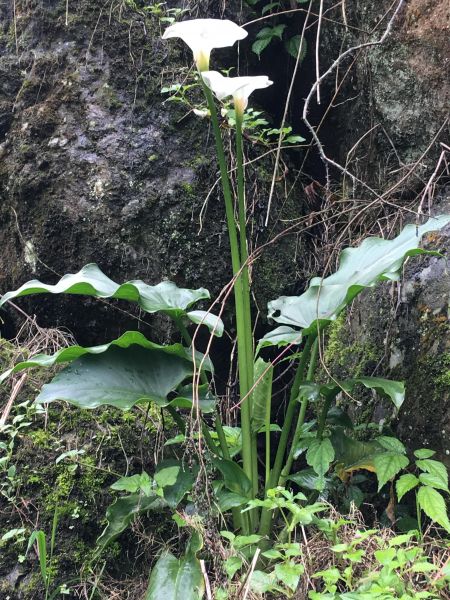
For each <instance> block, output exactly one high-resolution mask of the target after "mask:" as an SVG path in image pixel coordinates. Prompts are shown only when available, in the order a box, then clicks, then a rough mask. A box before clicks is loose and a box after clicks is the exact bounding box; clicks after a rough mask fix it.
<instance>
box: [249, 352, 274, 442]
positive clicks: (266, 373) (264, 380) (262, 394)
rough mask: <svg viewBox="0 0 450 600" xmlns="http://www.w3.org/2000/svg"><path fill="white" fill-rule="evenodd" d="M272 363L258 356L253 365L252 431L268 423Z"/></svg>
mask: <svg viewBox="0 0 450 600" xmlns="http://www.w3.org/2000/svg"><path fill="white" fill-rule="evenodd" d="M272 378H273V365H272V364H271V363H270V362H266V361H264V360H263V359H262V358H258V359H257V360H256V362H255V367H254V385H255V388H254V389H253V394H252V431H254V432H256V431H259V430H260V429H261V427H263V426H264V425H265V423H266V422H267V423H269V424H270V408H271V402H272Z"/></svg>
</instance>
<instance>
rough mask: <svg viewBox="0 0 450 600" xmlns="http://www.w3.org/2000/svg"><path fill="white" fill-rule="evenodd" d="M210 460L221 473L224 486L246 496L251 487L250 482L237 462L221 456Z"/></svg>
mask: <svg viewBox="0 0 450 600" xmlns="http://www.w3.org/2000/svg"><path fill="white" fill-rule="evenodd" d="M212 462H213V465H214V466H215V467H216V469H218V470H219V471H220V472H221V473H222V475H223V482H224V485H225V487H226V488H228V489H229V490H230V491H231V492H234V493H235V494H239V495H241V496H248V494H249V493H250V490H251V489H252V484H251V481H250V479H249V478H248V477H247V475H246V474H245V473H244V471H243V470H242V468H241V467H240V466H239V465H238V464H237V463H235V462H233V461H232V460H225V459H223V458H220V459H219V458H215V459H213V461H212Z"/></svg>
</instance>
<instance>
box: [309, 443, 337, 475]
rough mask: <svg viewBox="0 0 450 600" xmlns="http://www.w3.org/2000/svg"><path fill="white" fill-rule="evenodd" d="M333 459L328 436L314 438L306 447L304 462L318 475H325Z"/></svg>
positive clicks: (332, 449)
mask: <svg viewBox="0 0 450 600" xmlns="http://www.w3.org/2000/svg"><path fill="white" fill-rule="evenodd" d="M333 459H334V448H333V446H332V445H331V441H330V440H329V439H328V438H324V439H322V440H319V439H317V438H315V439H314V440H313V441H312V442H311V443H310V444H309V447H308V451H307V453H306V462H307V463H308V465H309V466H310V467H312V468H313V469H314V471H315V472H316V473H317V474H318V475H321V476H323V475H325V473H326V472H327V471H328V468H329V466H330V464H331V462H332V461H333Z"/></svg>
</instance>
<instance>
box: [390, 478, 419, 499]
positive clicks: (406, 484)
mask: <svg viewBox="0 0 450 600" xmlns="http://www.w3.org/2000/svg"><path fill="white" fill-rule="evenodd" d="M418 485H419V480H418V479H417V477H416V476H415V475H413V474H412V473H406V474H405V475H402V476H401V477H399V478H398V480H397V482H396V484H395V489H396V492H397V499H398V501H399V502H400V500H401V499H402V498H403V496H404V495H405V494H407V493H408V492H409V491H411V490H413V489H414V488H415V487H417V486H418Z"/></svg>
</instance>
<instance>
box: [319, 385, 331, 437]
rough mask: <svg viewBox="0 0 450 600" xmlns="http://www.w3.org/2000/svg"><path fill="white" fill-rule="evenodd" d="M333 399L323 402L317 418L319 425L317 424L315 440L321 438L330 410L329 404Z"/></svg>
mask: <svg viewBox="0 0 450 600" xmlns="http://www.w3.org/2000/svg"><path fill="white" fill-rule="evenodd" d="M333 398H334V396H333V397H331V396H330V397H329V398H325V402H324V403H323V407H322V411H321V413H320V417H319V423H318V424H317V436H316V437H317V439H319V440H321V439H322V437H323V432H324V430H325V425H326V422H327V415H328V411H329V410H330V406H331V403H332V401H333Z"/></svg>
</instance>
